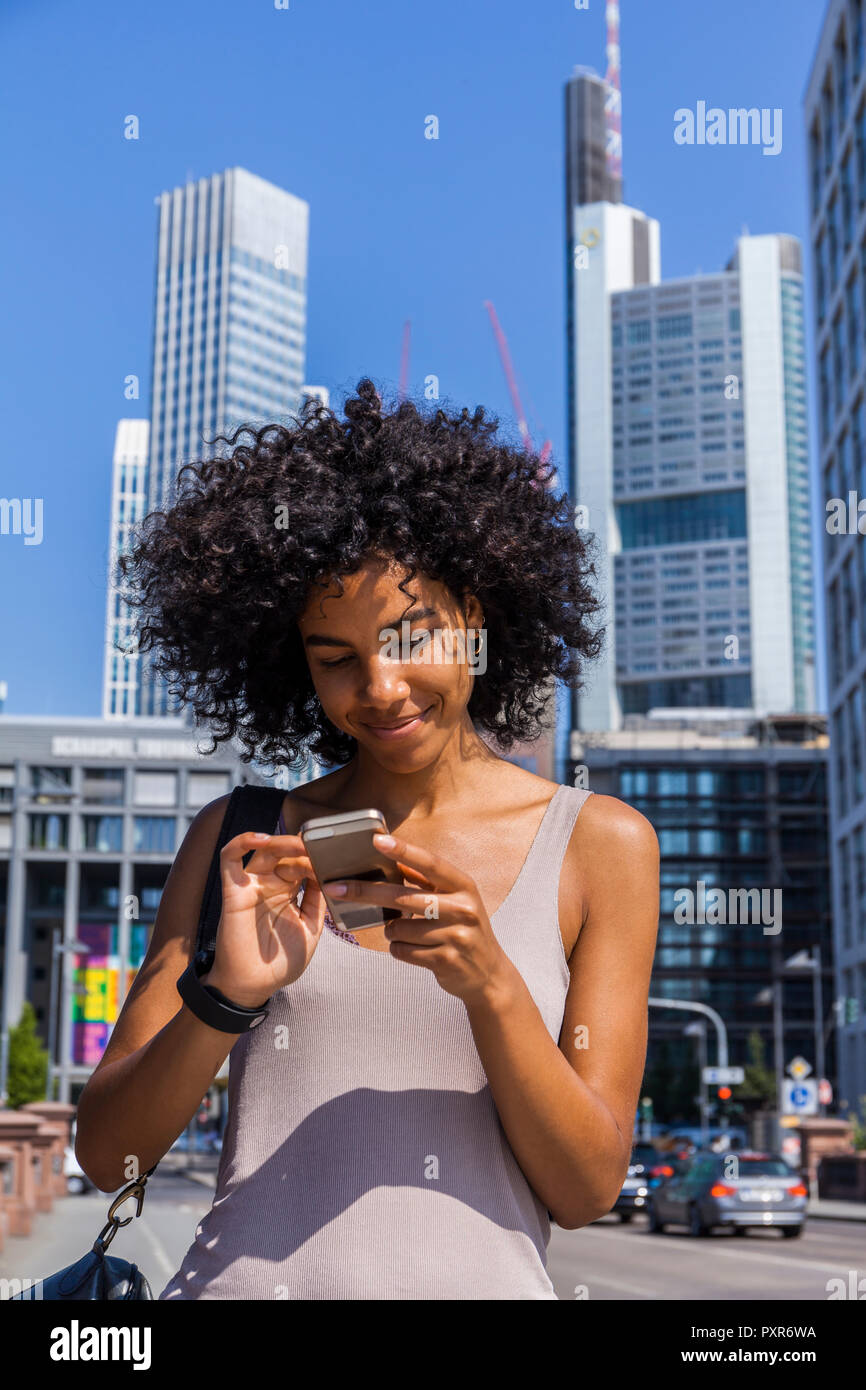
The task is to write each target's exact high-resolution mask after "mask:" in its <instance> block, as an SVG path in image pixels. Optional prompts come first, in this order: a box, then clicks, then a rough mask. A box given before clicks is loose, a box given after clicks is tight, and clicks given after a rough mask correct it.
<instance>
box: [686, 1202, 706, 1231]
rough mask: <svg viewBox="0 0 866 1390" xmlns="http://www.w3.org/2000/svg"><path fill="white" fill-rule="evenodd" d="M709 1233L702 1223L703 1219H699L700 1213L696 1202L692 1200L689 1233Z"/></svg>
mask: <svg viewBox="0 0 866 1390" xmlns="http://www.w3.org/2000/svg"><path fill="white" fill-rule="evenodd" d="M709 1234H710V1231H709V1227H708V1226H705V1225H704V1223H703V1221H702V1220H701V1213H700V1211H699V1210H698V1206H697V1203H696V1202H693V1203H692V1207H691V1210H690V1212H689V1235H690V1236H708V1235H709Z"/></svg>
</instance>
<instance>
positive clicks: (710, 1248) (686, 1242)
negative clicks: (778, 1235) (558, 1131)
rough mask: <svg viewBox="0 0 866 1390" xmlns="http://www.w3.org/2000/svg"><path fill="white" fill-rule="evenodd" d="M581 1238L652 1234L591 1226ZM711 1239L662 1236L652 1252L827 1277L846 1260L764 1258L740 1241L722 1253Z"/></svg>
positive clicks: (639, 1237)
mask: <svg viewBox="0 0 866 1390" xmlns="http://www.w3.org/2000/svg"><path fill="white" fill-rule="evenodd" d="M580 1234H581V1235H584V1234H587V1235H589V1234H591V1235H594V1236H596V1237H597V1238H598V1239H599V1240H623V1241H627V1242H628V1243H629V1244H633V1243H634V1241H636V1240H644V1239H645V1238H646V1236H647V1235H649V1232H648V1231H645V1232H644V1234H643V1235H638V1233H637V1231H634V1232H630V1233H627V1232H625V1231H600V1230H593V1228H592V1227H591V1226H583V1227H582V1228H581V1231H580ZM710 1239H711V1238H710V1237H707V1238H706V1239H705V1240H696V1239H695V1238H694V1237H691V1236H681V1237H680V1238H679V1240H673V1241H670V1243H668V1242H667V1241H666V1240H665V1238H664V1236H663V1235H661V1236H659V1237H658V1238H657V1239H656V1243H655V1245H654V1246H653V1250H659V1251H661V1250H673V1251H676V1252H679V1251H682V1252H683V1253H687V1254H689V1255H718V1256H719V1258H720V1259H724V1260H739V1261H742V1260H743V1259H744V1258H745V1259H749V1260H752V1261H754V1262H760V1263H761V1264H773V1265H784V1266H785V1268H786V1269H792V1268H794V1269H797V1268H799V1269H803V1270H809V1269H820V1270H823V1271H824V1272H825V1273H826V1272H827V1271H828V1270H829V1271H830V1273H831V1274H838V1273H839V1262H840V1260H844V1259H845V1258H846V1256H845V1255H844V1254H840V1255H839V1258H838V1259H837V1260H836V1263H835V1264H827V1263H825V1261H824V1260H804V1259H799V1260H797V1259H792V1258H791V1257H790V1256H789V1257H788V1258H787V1259H786V1258H785V1256H784V1255H765V1254H764V1253H763V1252H762V1251H760V1250H756V1249H755V1246H754V1244H753V1245H752V1247H751V1249H749V1247H748V1246H746V1247H745V1248H744V1246H743V1244H742V1243H741V1242H740V1241H738V1242H737V1248H736V1250H722V1249H720V1246H721V1243H722V1242H721V1239H720V1240H719V1241H718V1242H715V1241H714V1242H713V1243H712V1244H708V1242H709V1240H710Z"/></svg>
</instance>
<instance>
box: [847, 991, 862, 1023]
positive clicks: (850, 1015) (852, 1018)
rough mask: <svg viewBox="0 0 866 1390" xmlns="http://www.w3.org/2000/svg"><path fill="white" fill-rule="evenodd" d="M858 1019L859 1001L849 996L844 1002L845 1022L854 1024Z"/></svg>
mask: <svg viewBox="0 0 866 1390" xmlns="http://www.w3.org/2000/svg"><path fill="white" fill-rule="evenodd" d="M859 1017H860V1000H859V999H856V998H852V997H851V995H849V996H848V998H847V999H846V1000H845V1022H846V1023H856V1022H857V1020H858V1018H859Z"/></svg>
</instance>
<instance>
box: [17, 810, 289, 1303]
mask: <svg viewBox="0 0 866 1390" xmlns="http://www.w3.org/2000/svg"><path fill="white" fill-rule="evenodd" d="M283 796H284V793H283V792H282V791H280V790H279V789H278V788H276V787H255V786H243V787H235V788H233V790H232V794H231V796H230V797H229V800H228V805H227V806H226V812H225V815H224V817H223V823H222V825H221V826H220V833H219V835H218V836H217V842H216V847H215V849H214V853H213V858H212V859H211V863H210V868H209V870H208V876H207V882H206V884H205V890H204V895H203V897H202V905H201V913H200V915H199V922H198V931H197V933H196V944H195V952H194V953H193V954H195V953H197V952H198V951H201V950H212V949H213V947H214V946H215V945H216V938H217V928H218V927H219V919H220V912H221V910H222V880H221V878H220V850H221V849H222V847H223V845H224V844H226V842H227V841H228V840H231V839H233V838H234V836H235V835H239V834H240V833H241V831H243V830H264V831H269V832H270V831H273V828H274V826H275V824H276V822H277V818H278V816H279V814H280V809H281V807H282V804H283ZM253 853H254V851H253V850H250V851H249V854H247V855H245V856H244V861H243V862H244V865H246V864H247V863H248V861H249V859H250V858H251V857H252V854H253ZM156 1168H157V1164H156V1163H154V1165H153V1167H152V1168H149V1169H148V1171H147V1172H146V1173H145V1174H143V1176H142V1177H140V1178H136V1179H135V1180H134V1181H133V1182H131V1183H129V1184H128V1185H127V1186H126V1187H124V1188H123V1189H122V1191H121V1192H119V1193H118V1195H117V1196H116V1197H115V1199H114V1201H113V1202H112V1203H111V1206H110V1207H109V1209H108V1220H107V1221H106V1223H105V1225H104V1226H103V1228H102V1230H101V1231H100V1233H99V1235H98V1236H97V1237H96V1240H95V1241H94V1242H93V1245H92V1247H91V1248H90V1250H89V1251H88V1252H87V1254H86V1255H82V1257H81V1259H80V1260H76V1262H75V1264H71V1265H67V1267H66V1268H65V1269H61V1270H60V1272H59V1273H58V1274H51V1275H49V1277H48V1278H47V1279H41V1280H39V1281H38V1282H37V1283H36V1284H33V1285H32V1286H31V1287H30V1288H28V1289H26V1290H24V1291H23V1292H22V1293H18V1294H13V1295H12V1299H10V1300H8V1301H9V1302H12V1301H13V1299H19V1300H24V1299H28V1300H29V1299H34V1300H39V1301H41V1300H43V1299H61V1300H63V1299H65V1300H69V1301H75V1302H79V1301H81V1300H82V1299H92V1298H97V1299H114V1300H119V1301H121V1302H122V1301H126V1300H133V1299H151V1300H152V1299H153V1293H152V1292H151V1288H150V1285H149V1284H148V1282H147V1279H146V1278H145V1277H144V1275H143V1274H142V1272H141V1270H140V1269H139V1268H138V1265H134V1264H130V1263H129V1261H128V1260H121V1259H119V1258H118V1257H117V1256H116V1255H106V1253H105V1252H106V1250H107V1249H108V1246H109V1245H110V1243H111V1241H112V1240H113V1239H114V1236H115V1234H116V1233H117V1231H119V1230H120V1227H121V1226H128V1225H129V1223H130V1221H132V1220H133V1217H132V1216H126V1217H124V1218H123V1220H121V1219H120V1218H119V1217H118V1216H117V1211H118V1209H119V1208H120V1207H121V1206H122V1205H123V1203H124V1202H126V1201H128V1200H129V1198H130V1197H135V1199H136V1209H135V1216H141V1209H142V1206H143V1205H144V1189H145V1184H146V1183H147V1180H148V1178H149V1177H150V1175H151V1173H153V1172H154V1171H155V1170H156Z"/></svg>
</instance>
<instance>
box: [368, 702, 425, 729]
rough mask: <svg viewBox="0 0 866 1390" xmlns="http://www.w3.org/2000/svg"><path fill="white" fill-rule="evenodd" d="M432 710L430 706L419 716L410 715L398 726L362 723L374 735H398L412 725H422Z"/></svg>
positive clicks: (420, 711) (421, 711) (418, 714)
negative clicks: (397, 733) (421, 722)
mask: <svg viewBox="0 0 866 1390" xmlns="http://www.w3.org/2000/svg"><path fill="white" fill-rule="evenodd" d="M432 708H433V706H432V705H428V707H427V709H424V710H419V712H418V713H417V714H410V715H408V716H407V718H406V719H401V720H400V721H399V723H396V724H370V723H367V721H366V720H364V721H362V722H363V724H364V728H365V729H372V731H373V733H376V734H379V733H382V734H391V733H396V732H398V731H399V730H400V729H406V728H408V726H409V725H410V724H417V723H420V721H421V720H422V719H423V718H424V716H425V715H427V714H429V712H430V710H431V709H432Z"/></svg>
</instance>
